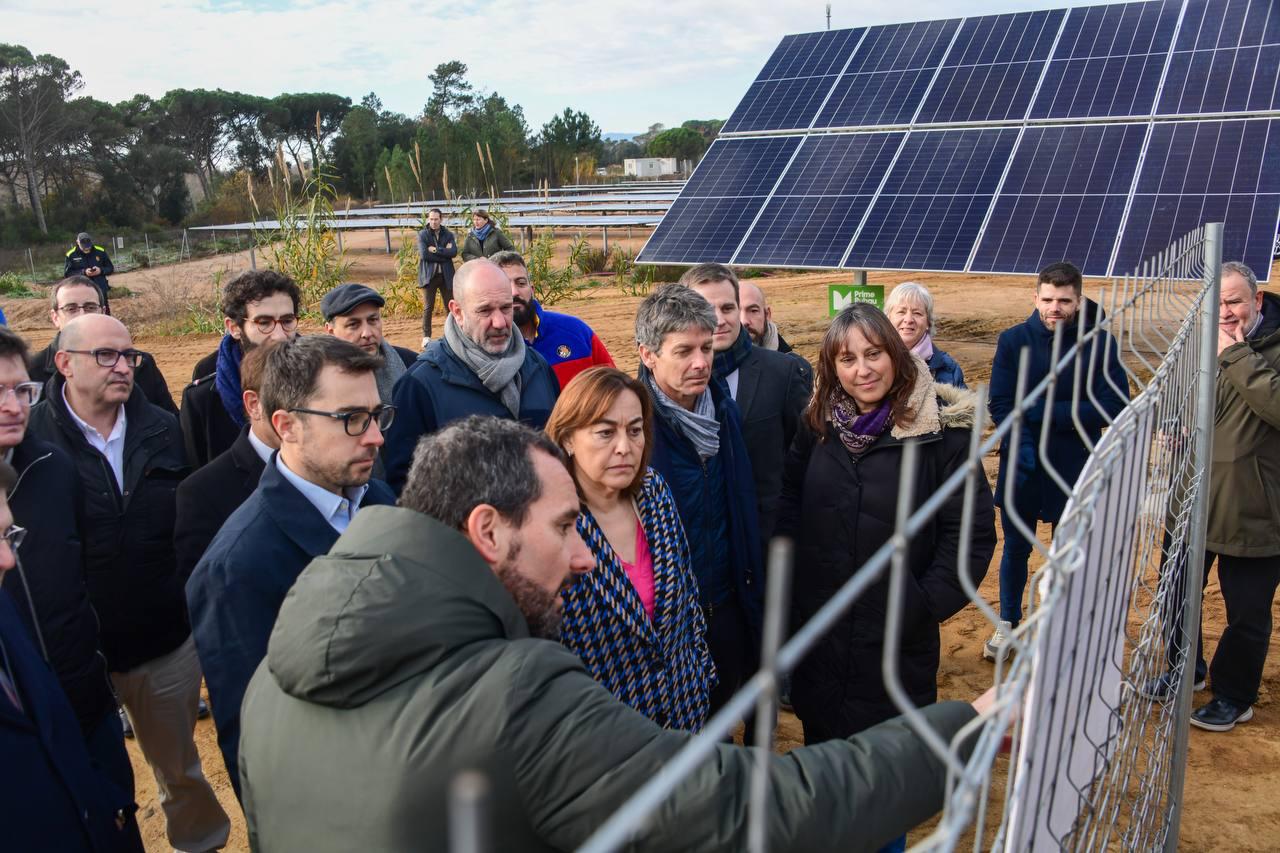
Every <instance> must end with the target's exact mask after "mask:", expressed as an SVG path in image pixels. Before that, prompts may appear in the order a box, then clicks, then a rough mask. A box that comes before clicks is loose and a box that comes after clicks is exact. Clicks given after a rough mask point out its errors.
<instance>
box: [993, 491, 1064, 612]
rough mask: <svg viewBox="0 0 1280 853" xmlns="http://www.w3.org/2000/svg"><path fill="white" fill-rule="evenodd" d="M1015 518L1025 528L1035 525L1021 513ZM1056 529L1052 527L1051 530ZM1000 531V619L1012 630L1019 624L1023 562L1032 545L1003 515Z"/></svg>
mask: <svg viewBox="0 0 1280 853" xmlns="http://www.w3.org/2000/svg"><path fill="white" fill-rule="evenodd" d="M1019 517H1020V518H1022V519H1023V520H1024V521H1025V522H1026V523H1027V524H1028V525H1029V526H1034V525H1035V523H1036V518H1035V515H1034V514H1032V513H1021V514H1020V516H1019ZM1057 527H1058V525H1057V524H1056V523H1055V524H1054V525H1053V529H1055V530H1056V529H1057ZM1000 530H1001V532H1002V533H1003V534H1004V553H1003V554H1001V556H1000V618H1001V619H1002V620H1004V621H1005V622H1008V623H1009V624H1010V625H1012V626H1013V627H1014V628H1016V627H1018V623H1019V622H1021V621H1022V595H1023V593H1024V592H1026V589H1027V562H1028V561H1029V560H1030V559H1031V551H1032V545H1031V542H1030V541H1029V540H1028V539H1027V538H1026V537H1025V536H1023V535H1022V531H1020V530H1019V529H1018V528H1017V527H1016V526H1015V525H1014V523H1013V522H1012V521H1011V520H1010V519H1009V517H1008V514H1007V513H1005V512H1003V511H1002V512H1001V513H1000Z"/></svg>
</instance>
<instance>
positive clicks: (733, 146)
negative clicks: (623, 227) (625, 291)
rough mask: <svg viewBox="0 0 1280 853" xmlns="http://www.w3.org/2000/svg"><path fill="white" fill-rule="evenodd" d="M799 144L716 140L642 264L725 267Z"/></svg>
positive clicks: (796, 140) (782, 139)
mask: <svg viewBox="0 0 1280 853" xmlns="http://www.w3.org/2000/svg"><path fill="white" fill-rule="evenodd" d="M801 139H802V137H799V136H770V137H756V138H747V139H717V140H716V141H715V142H714V143H713V144H712V146H711V148H710V150H709V151H707V154H706V156H705V157H703V158H702V162H701V163H699V164H698V168H697V169H696V170H695V171H694V173H693V176H692V177H690V178H689V182H688V183H687V184H686V185H685V188H684V192H682V193H681V194H680V197H679V198H678V199H676V200H675V202H673V203H672V205H671V209H670V210H669V211H667V215H666V216H664V217H663V219H662V222H661V224H660V225H659V226H658V228H657V229H656V230H655V231H654V233H653V236H651V237H650V238H649V242H648V243H647V244H646V245H645V248H644V250H643V251H642V253H641V259H642V260H647V259H648V258H649V257H654V258H658V259H660V260H662V261H670V262H673V263H702V262H707V261H719V262H721V263H727V262H728V261H729V260H731V259H732V258H733V255H734V253H735V252H736V251H737V248H738V244H739V243H741V242H742V238H743V236H744V235H746V233H747V229H748V228H750V227H751V223H752V222H754V221H755V219H756V214H757V213H758V212H759V211H760V207H761V205H762V204H763V203H764V201H765V199H766V198H768V196H769V193H770V192H772V191H773V188H774V185H775V184H777V182H778V178H779V176H781V175H782V171H783V169H785V168H786V166H787V164H788V163H789V162H790V161H791V158H792V155H793V154H794V153H795V151H796V148H798V147H799V145H800V142H801Z"/></svg>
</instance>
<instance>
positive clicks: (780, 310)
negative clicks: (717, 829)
mask: <svg viewBox="0 0 1280 853" xmlns="http://www.w3.org/2000/svg"><path fill="white" fill-rule="evenodd" d="M561 236H564V237H568V236H571V235H568V234H565V235H561ZM587 236H588V237H589V239H591V240H592V242H593V243H594V242H598V240H599V236H600V235H599V232H594V233H588V234H587ZM618 237H619V235H616V234H613V233H611V234H610V238H611V239H610V242H611V243H616V242H621V243H623V244H624V245H626V244H627V243H628V241H627V240H625V239H618ZM643 238H644V234H643V233H641V230H640V229H636V232H635V234H634V235H633V239H632V240H631V241H630V247H631V248H633V249H639V247H640V246H641V245H642V241H643ZM346 244H347V249H348V256H349V259H350V260H352V261H353V267H352V273H351V278H352V280H356V281H363V282H367V283H370V284H373V285H375V286H377V285H380V284H381V283H382V282H384V281H386V280H387V278H389V277H390V276H391V274H392V256H389V255H387V254H385V245H384V242H383V237H382V235H381V234H376V233H371V234H362V235H354V234H353V235H351V236H348V237H347V240H346ZM561 263H563V247H562V249H561ZM246 268H248V257H247V254H241V255H223V256H219V257H216V258H212V259H205V260H200V261H196V262H192V263H188V264H183V265H180V266H177V267H168V268H164V269H159V270H139V271H135V272H132V273H129V274H126V275H120V276H115V277H113V278H112V284H113V285H114V286H123V287H127V288H129V289H130V290H131V291H133V292H134V296H133V297H131V298H127V299H121V300H116V301H113V307H114V308H115V309H116V313H117V315H119V316H120V317H121V318H122V319H124V320H125V321H126V322H127V323H129V324H130V326H131V328H134V329H135V330H137V329H139V328H142V329H147V328H153V327H155V325H156V322H155V320H156V317H158V316H168V315H171V314H172V313H173V312H174V311H175V310H180V309H181V306H182V305H183V304H185V302H186V301H189V300H190V299H191V298H193V297H197V296H206V297H207V295H208V294H211V293H212V292H214V290H215V289H216V287H217V286H218V282H220V281H225V280H226V278H227V277H229V276H230V275H233V274H234V273H235V272H237V271H239V270H241V269H246ZM1276 273H1280V269H1278V270H1277V271H1276V272H1275V273H1273V279H1274V278H1275V277H1276ZM906 278H907V276H905V275H903V274H888V273H871V274H870V275H869V283H871V284H885V285H889V286H892V285H893V284H896V283H897V282H899V281H903V280H905V279H906ZM911 278H912V279H914V280H918V281H920V282H922V283H923V284H925V285H926V286H928V287H929V288H930V290H931V291H932V292H933V295H934V298H935V301H936V303H937V312H938V315H939V317H940V318H941V328H940V334H939V335H938V338H937V343H938V344H939V345H940V346H941V347H942V348H944V349H946V350H947V351H948V352H950V353H951V354H952V355H953V356H954V357H955V358H956V360H957V361H959V362H960V364H961V366H962V367H963V368H964V371H965V376H966V378H967V379H968V380H969V382H970V384H971V385H972V384H973V383H974V382H981V381H985V380H986V378H987V377H988V376H989V375H990V361H991V357H992V354H993V352H994V348H995V338H996V335H997V334H998V333H999V332H1000V331H1001V330H1002V329H1004V328H1006V327H1008V326H1010V325H1012V324H1014V323H1016V322H1019V321H1021V320H1022V319H1024V318H1025V317H1026V315H1027V314H1028V313H1029V312H1030V310H1031V295H1030V287H1029V283H1028V282H1027V281H1025V280H1022V279H1019V278H1016V277H1007V276H990V277H987V276H963V275H944V274H918V275H915V276H911ZM847 281H848V276H847V275H838V274H830V273H803V274H778V275H770V276H767V277H764V278H760V279H756V282H757V283H758V284H760V285H761V286H762V287H763V288H764V289H765V291H766V292H767V294H768V297H769V301H770V304H771V305H772V306H773V311H774V318H775V320H776V321H777V322H778V324H779V326H780V327H781V329H782V332H783V334H784V336H785V337H786V338H787V339H788V340H789V341H791V343H792V344H793V345H794V346H795V347H796V348H797V349H798V350H799V351H800V352H802V353H803V354H804V355H806V356H808V357H809V358H811V359H813V358H814V357H815V356H816V352H817V344H818V342H819V340H820V338H821V335H822V332H823V330H824V329H825V328H826V325H827V316H826V285H827V284H829V283H834V282H847ZM1099 284H1100V283H1098V282H1090V283H1089V284H1088V285H1087V286H1086V292H1087V293H1089V294H1090V295H1093V296H1096V295H1097V292H1098V286H1099ZM639 302H640V299H639V298H638V297H629V296H625V295H623V294H621V293H620V292H619V291H618V290H617V289H616V288H614V287H611V286H607V285H606V286H602V287H599V288H596V289H593V290H592V291H590V292H589V293H587V294H586V295H584V296H583V297H582V298H579V299H575V300H572V301H569V302H565V303H561V304H559V305H557V306H556V309H557V310H562V311H566V312H568V313H572V314H575V315H577V316H580V317H582V318H583V319H584V320H586V321H587V322H588V323H589V324H590V325H591V326H592V327H593V328H594V329H595V330H596V331H597V333H598V334H599V335H600V337H601V338H602V339H603V340H604V342H605V344H606V345H607V346H608V348H609V350H610V352H611V353H612V354H613V355H614V358H615V359H616V360H617V362H618V365H619V367H621V368H623V369H625V370H632V369H634V368H635V366H636V361H637V359H636V355H635V345H634V342H633V338H632V323H633V318H634V315H635V308H636V306H637V305H638V304H639ZM0 307H3V308H4V310H5V312H6V314H8V316H9V318H10V322H11V324H12V325H13V326H14V328H16V329H17V330H19V331H20V332H22V333H23V334H24V335H26V336H28V337H29V339H30V341H31V343H32V344H33V346H35V347H43V346H44V345H45V344H46V343H47V342H48V340H49V338H50V337H51V334H52V331H51V329H49V328H48V313H47V312H48V306H47V303H36V302H35V301H34V300H26V301H21V302H19V301H14V300H4V301H0ZM438 317H439V315H437V318H438ZM438 322H439V319H437V323H438ZM386 326H387V336H388V338H389V339H390V340H392V341H393V342H394V343H396V344H399V345H402V346H409V347H413V348H415V349H416V348H417V347H418V344H419V341H420V338H421V326H420V321H419V320H417V319H415V318H397V319H390V320H388V321H387V324H386ZM217 340H218V338H217V336H216V335H192V336H183V337H174V336H167V335H159V334H155V333H154V332H147V331H142V332H139V333H137V334H136V337H135V342H136V344H137V345H138V346H139V347H140V348H143V349H146V350H148V351H150V352H152V353H153V354H154V355H155V357H156V361H157V362H158V363H159V365H160V367H161V369H162V370H163V372H164V374H165V378H166V379H167V380H168V383H169V387H170V389H171V390H172V391H173V393H174V397H175V399H178V398H180V396H181V391H182V388H183V386H184V385H185V384H186V382H188V381H189V380H190V376H191V370H192V367H193V366H194V364H195V362H196V360H197V359H199V358H200V357H202V356H204V355H205V354H207V353H209V352H211V351H212V350H213V349H214V348H215V346H216V345H217ZM999 554H1000V551H999V549H997V551H996V558H995V560H994V561H993V563H992V566H991V569H990V571H989V572H988V574H987V578H986V580H985V582H984V583H983V584H982V587H981V591H982V593H983V595H984V596H985V597H986V598H987V600H988V601H991V602H996V601H997V600H998V581H997V563H998V560H999ZM1034 565H1035V563H1034V562H1033V567H1034ZM1275 615H1276V617H1277V619H1280V608H1277V612H1276V614H1275ZM1224 624H1225V613H1224V609H1223V604H1222V598H1221V594H1220V592H1219V588H1218V583H1217V579H1216V576H1215V577H1213V578H1212V579H1211V580H1210V583H1209V588H1208V593H1207V595H1206V598H1205V619H1204V631H1205V643H1206V647H1207V650H1208V652H1209V653H1210V654H1212V651H1213V648H1214V646H1215V644H1216V642H1217V639H1218V636H1219V635H1220V632H1221V630H1222V627H1223V625H1224ZM990 630H991V627H990V625H989V624H988V623H987V622H986V619H985V618H984V617H983V616H982V615H981V614H979V613H978V611H977V610H976V608H974V607H972V606H970V607H968V608H966V609H965V610H964V611H962V612H961V613H960V614H958V615H957V616H956V617H954V618H953V619H951V620H950V621H948V622H947V623H946V624H945V625H943V628H942V650H943V653H942V664H941V667H940V670H939V673H938V685H939V692H940V694H941V696H942V697H943V698H948V699H972V698H974V697H976V696H978V695H979V694H980V693H982V692H983V691H984V690H985V689H986V688H987V687H988V686H990V683H991V665H990V664H988V663H987V662H986V661H984V660H983V659H982V656H981V647H982V643H983V642H984V641H985V640H986V638H987V637H988V636H989V633H990ZM1276 651H1277V650H1276V649H1275V648H1274V643H1273V649H1272V654H1271V655H1270V656H1269V659H1268V662H1267V666H1266V670H1265V673H1264V676H1263V684H1262V692H1261V696H1260V698H1259V700H1258V703H1257V705H1256V706H1255V715H1254V718H1253V720H1252V721H1251V722H1250V723H1248V724H1246V725H1242V726H1239V727H1237V728H1236V730H1235V731H1232V732H1229V733H1226V734H1211V733H1208V732H1203V731H1200V730H1198V729H1192V734H1191V752H1190V767H1189V770H1188V780H1187V802H1186V810H1185V813H1184V817H1183V822H1182V832H1181V843H1180V845H1179V846H1180V849H1183V850H1188V851H1211V850H1236V851H1263V850H1276V849H1280V797H1278V796H1277V794H1276V792H1277V791H1280V709H1278V708H1277V705H1276V703H1275V701H1274V698H1273V694H1276V693H1277V691H1278V690H1280V654H1277V653H1276ZM1207 696H1208V694H1207V693H1206V694H1199V695H1198V696H1197V698H1196V702H1197V704H1199V703H1202V702H1203V701H1205V699H1206V698H1207ZM196 739H197V744H198V746H199V749H200V754H201V757H202V760H203V762H204V767H205V772H206V775H207V776H208V777H209V779H210V780H211V782H212V783H213V785H214V787H215V789H216V790H217V792H218V796H219V798H220V800H221V801H222V803H223V806H224V807H225V808H226V809H227V811H228V813H229V814H231V815H232V821H233V831H232V835H231V840H230V843H229V844H228V846H227V849H228V850H232V851H244V850H248V844H247V841H246V836H245V830H244V821H243V817H242V814H241V812H240V809H239V807H238V806H237V804H236V801H235V797H234V795H233V794H232V791H231V787H230V785H229V784H228V782H227V778H226V771H225V769H224V768H223V766H222V759H221V756H220V754H219V752H218V749H217V742H216V739H215V734H214V728H213V723H212V721H210V720H205V721H202V722H200V723H199V724H198V725H197V729H196ZM802 740H803V735H802V731H801V727H800V725H799V723H798V721H797V720H796V719H795V718H794V717H792V716H791V715H790V714H786V713H784V714H783V718H782V720H781V722H780V724H779V730H778V741H779V748H780V749H783V750H785V749H789V748H791V747H794V746H796V745H798V744H800V743H801V742H802ZM129 749H130V754H131V756H132V757H133V760H134V766H135V769H136V772H137V780H138V781H137V798H138V802H139V804H140V807H141V808H140V812H139V816H140V819H141V825H142V828H143V832H144V836H145V840H146V843H147V849H148V850H150V851H159V850H162V849H168V848H167V845H166V842H165V838H164V817H163V815H162V813H161V812H160V809H159V804H158V801H157V798H156V788H155V783H154V780H153V778H152V776H151V773H150V771H149V770H148V769H147V767H146V764H145V761H144V760H143V758H142V756H141V754H140V753H139V752H138V751H137V748H136V746H135V745H134V744H133V742H130V743H129ZM1000 776H1001V777H1002V776H1003V773H1002V772H1000ZM924 834H925V831H924V830H918V831H917V832H915V833H913V835H912V839H913V840H918V839H919V838H921V837H923V835H924Z"/></svg>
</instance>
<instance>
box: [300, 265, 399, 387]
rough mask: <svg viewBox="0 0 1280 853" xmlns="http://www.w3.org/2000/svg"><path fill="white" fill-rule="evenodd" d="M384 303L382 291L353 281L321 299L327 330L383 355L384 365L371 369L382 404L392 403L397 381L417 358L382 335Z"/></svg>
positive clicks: (341, 285) (369, 350) (369, 351)
mask: <svg viewBox="0 0 1280 853" xmlns="http://www.w3.org/2000/svg"><path fill="white" fill-rule="evenodd" d="M386 304H387V303H386V300H385V299H383V298H382V294H380V293H378V291H376V290H374V289H373V288H372V287H368V286H366V285H363V284H354V283H348V284H340V285H338V286H337V287H335V288H334V289H333V290H330V291H329V292H328V293H326V294H325V295H324V298H323V299H321V300H320V313H321V314H323V315H324V330H325V331H326V332H328V333H329V334H331V335H333V336H334V337H336V338H342V340H344V341H348V342H349V343H353V344H355V345H356V346H358V347H360V349H362V350H364V351H365V352H367V353H369V354H370V355H380V356H382V360H383V365H382V367H380V368H378V370H377V371H375V372H374V378H375V379H376V380H377V382H378V397H379V399H381V400H382V403H383V405H389V404H390V403H391V389H392V388H394V387H395V384H396V380H397V379H399V378H400V377H401V376H403V375H404V373H405V371H406V370H407V369H408V367H409V365H411V364H413V363H414V361H416V360H417V358H418V354H417V353H416V352H414V351H413V350H411V349H407V348H405V347H398V346H394V345H393V344H392V343H391V342H389V341H388V340H387V339H386V338H384V337H383V336H382V306H384V305H386Z"/></svg>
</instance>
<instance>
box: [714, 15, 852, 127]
mask: <svg viewBox="0 0 1280 853" xmlns="http://www.w3.org/2000/svg"><path fill="white" fill-rule="evenodd" d="M863 32H864V30H863V28H861V27H859V28H856V29H851V30H831V31H826V32H821V33H806V34H804V35H794V36H787V37H786V38H784V39H783V40H782V43H781V44H779V45H778V49H777V50H775V51H774V52H773V56H771V57H769V61H768V62H767V63H766V64H765V66H764V69H763V70H761V72H760V73H759V75H757V76H756V79H755V82H754V83H752V84H751V88H750V89H748V90H747V94H746V97H744V98H743V99H742V102H741V103H739V104H738V108H737V109H736V110H734V111H733V114H732V115H730V116H729V120H728V121H726V122H725V123H724V127H723V128H721V131H722V132H724V133H734V132H739V131H757V130H803V129H805V128H807V127H808V126H809V125H810V124H812V123H813V117H814V115H816V114H817V112H818V108H819V107H821V106H822V103H823V101H824V100H825V99H826V97H827V93H828V92H830V91H831V87H832V86H834V85H835V82H836V79H837V77H838V75H839V74H840V72H841V71H842V70H843V69H844V67H845V65H846V64H847V63H848V61H849V57H850V55H851V54H852V53H853V51H854V48H856V47H857V46H858V42H859V41H860V40H861V39H862V33H863Z"/></svg>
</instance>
